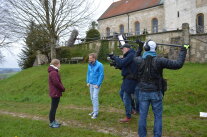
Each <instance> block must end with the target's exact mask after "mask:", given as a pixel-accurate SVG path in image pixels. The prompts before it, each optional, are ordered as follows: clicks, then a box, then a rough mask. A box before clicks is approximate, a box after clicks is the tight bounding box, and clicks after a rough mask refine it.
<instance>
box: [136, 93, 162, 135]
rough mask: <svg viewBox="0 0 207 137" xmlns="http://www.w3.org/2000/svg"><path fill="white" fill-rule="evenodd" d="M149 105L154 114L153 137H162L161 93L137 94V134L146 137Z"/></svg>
mask: <svg viewBox="0 0 207 137" xmlns="http://www.w3.org/2000/svg"><path fill="white" fill-rule="evenodd" d="M150 104H151V105H152V110H153V113H154V130H153V131H154V137H161V136H162V109H163V108H162V93H161V92H143V91H140V92H139V107H140V118H139V128H138V134H139V136H140V137H146V136H147V128H146V127H147V122H146V120H147V115H148V110H149V106H150Z"/></svg>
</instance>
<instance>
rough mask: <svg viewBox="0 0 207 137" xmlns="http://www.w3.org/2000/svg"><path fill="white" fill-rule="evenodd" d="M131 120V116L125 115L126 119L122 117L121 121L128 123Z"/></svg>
mask: <svg viewBox="0 0 207 137" xmlns="http://www.w3.org/2000/svg"><path fill="white" fill-rule="evenodd" d="M130 120H131V118H128V117H125V118H124V119H120V121H119V122H120V123H128V122H129V121H130Z"/></svg>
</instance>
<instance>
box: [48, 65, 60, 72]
mask: <svg viewBox="0 0 207 137" xmlns="http://www.w3.org/2000/svg"><path fill="white" fill-rule="evenodd" d="M51 71H58V69H55V68H54V67H52V66H49V67H48V73H50V72H51Z"/></svg>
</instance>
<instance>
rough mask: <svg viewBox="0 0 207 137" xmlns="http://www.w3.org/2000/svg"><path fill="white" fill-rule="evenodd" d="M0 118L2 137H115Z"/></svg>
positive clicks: (24, 120)
mask: <svg viewBox="0 0 207 137" xmlns="http://www.w3.org/2000/svg"><path fill="white" fill-rule="evenodd" d="M0 116H1V119H0V123H1V124H0V129H1V132H0V137H115V136H113V135H110V134H103V133H98V132H94V131H90V130H87V129H80V128H73V127H67V126H62V127H61V128H58V129H53V128H49V126H48V124H47V123H46V122H44V121H37V120H30V119H23V118H18V119H17V118H13V117H9V116H2V115H0Z"/></svg>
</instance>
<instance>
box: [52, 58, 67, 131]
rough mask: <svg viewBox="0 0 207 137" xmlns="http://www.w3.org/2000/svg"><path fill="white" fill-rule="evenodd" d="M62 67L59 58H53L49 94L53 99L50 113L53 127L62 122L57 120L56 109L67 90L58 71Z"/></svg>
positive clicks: (58, 125)
mask: <svg viewBox="0 0 207 137" xmlns="http://www.w3.org/2000/svg"><path fill="white" fill-rule="evenodd" d="M59 68H60V61H59V60H58V59H53V60H52V61H51V63H50V66H49V67H48V73H49V79H48V83H49V96H50V97H51V99H52V102H51V109H50V113H49V120H50V124H49V126H50V127H52V128H58V127H60V124H59V123H58V122H57V121H56V120H55V114H56V110H57V108H58V104H59V101H60V97H61V96H62V92H64V91H65V88H64V86H63V84H62V82H61V79H60V75H59V73H58V71H59Z"/></svg>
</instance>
